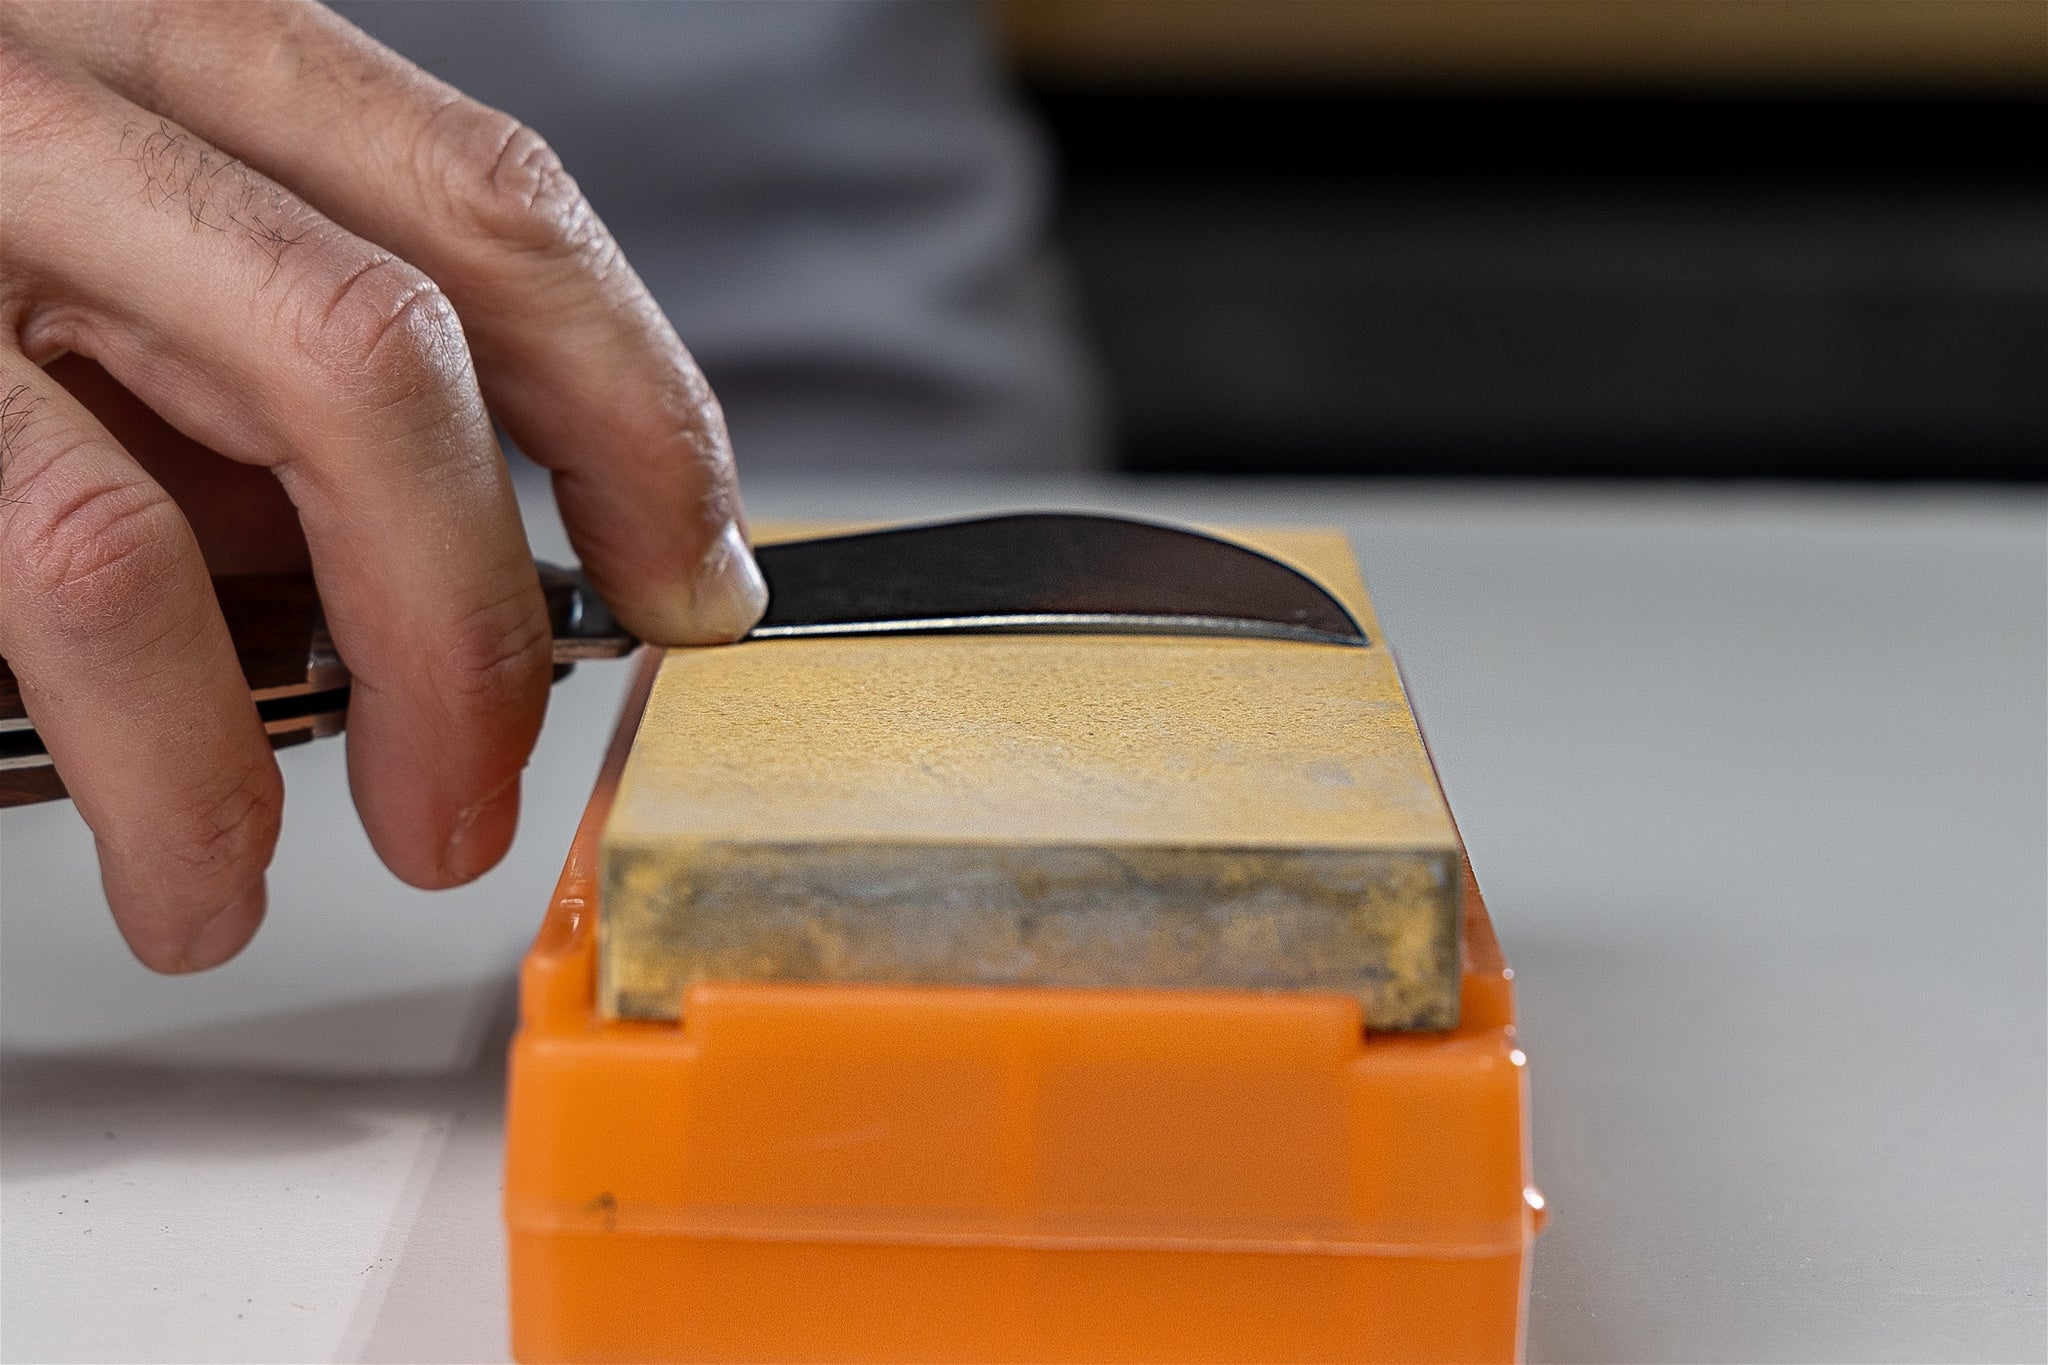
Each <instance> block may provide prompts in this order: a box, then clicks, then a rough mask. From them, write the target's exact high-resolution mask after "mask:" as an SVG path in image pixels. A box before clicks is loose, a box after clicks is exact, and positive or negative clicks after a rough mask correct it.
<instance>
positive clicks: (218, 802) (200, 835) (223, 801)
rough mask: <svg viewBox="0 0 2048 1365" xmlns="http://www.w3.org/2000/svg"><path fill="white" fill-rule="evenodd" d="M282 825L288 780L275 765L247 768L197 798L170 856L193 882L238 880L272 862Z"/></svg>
mask: <svg viewBox="0 0 2048 1365" xmlns="http://www.w3.org/2000/svg"><path fill="white" fill-rule="evenodd" d="M283 825H284V782H283V779H282V778H281V777H280V776H279V775H278V771H277V765H276V764H274V763H269V762H258V763H252V764H250V765H248V766H247V767H246V768H244V769H243V770H241V771H240V772H238V773H236V774H235V775H234V776H233V777H231V778H230V779H228V781H227V782H226V783H225V785H222V784H219V783H216V784H213V785H212V786H211V788H210V789H205V790H200V791H196V792H194V793H193V800H192V801H191V803H190V805H189V806H187V808H186V810H185V814H184V816H183V818H182V819H181V820H179V821H178V822H177V823H176V825H175V827H174V828H175V832H176V836H177V837H176V840H175V842H174V843H173V844H172V846H171V848H170V850H169V856H171V857H173V858H175V859H176V860H177V861H178V863H179V864H181V865H182V870H183V871H185V872H187V873H189V874H190V875H191V877H192V878H193V879H195V880H198V879H206V880H215V879H225V880H230V881H237V880H240V879H241V878H242V876H244V875H245V874H246V872H247V871H248V869H249V868H250V866H251V865H254V866H257V867H261V866H263V865H265V864H267V863H268V862H269V861H270V853H271V850H272V849H273V848H275V847H276V845H277V836H278V831H279V830H280V829H282V828H283Z"/></svg>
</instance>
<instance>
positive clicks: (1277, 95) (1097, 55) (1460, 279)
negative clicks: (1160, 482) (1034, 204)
mask: <svg viewBox="0 0 2048 1365" xmlns="http://www.w3.org/2000/svg"><path fill="white" fill-rule="evenodd" d="M998 15H999V18H1000V20H1001V31H1002V33H1003V35H1004V38H1005V40H1006V46H1007V50H1008V51H1009V53H1010V54H1011V57H1012V60H1013V61H1014V63H1015V66H1016V69H1017V70H1018V72H1019V73H1020V75H1021V76H1022V78H1023V80H1024V82H1025V85H1026V89H1027V91H1028V92H1029V98H1030V101H1031V103H1032V105H1033V107H1034V108H1035V109H1036V110H1037V111H1038V113H1039V114H1040V116H1041V117H1042V118H1043V120H1044V122H1045V126H1046V127H1047V128H1048V129H1049V131H1050V135H1051V137H1052V139H1053V143H1054V146H1055V148H1056V151H1057V158H1058V162H1059V164H1060V166H1061V167H1062V172H1063V173H1062V177H1061V196H1060V209H1059V213H1058V219H1057V222H1058V239H1059V241H1060V243H1061V244H1062V246H1063V247H1064V248H1065V251H1066V253H1067V256H1068V258H1069V259H1070V260H1071V261H1072V263H1073V266H1074V270H1075V274H1076V277H1077V279H1078V281H1079V285H1080V295H1081V299H1082V301H1083V314H1084V316H1085V317H1086V319H1087V322H1088V324H1089V327H1090V330H1091V333H1092V335H1093V337H1094V339H1095V341H1096V342H1097V344H1098V346H1099V354H1100V355H1101V357H1102V361H1103V364H1104V373H1105V375H1106V377H1107V381H1108V391H1109V395H1110V398H1111V402H1112V410H1113V412H1114V414H1115V419H1116V426H1115V430H1116V433H1117V444H1116V458H1117V460H1118V462H1119V464H1120V465H1121V466H1122V467H1124V468H1126V469H1133V470H1144V471H1202V472H1221V471H1228V472H1234V473H1235V472H1243V473H1254V472H1272V471H1291V472H1317V473H1321V472H1329V473H1339V472H1341V473H1404V474H1537V475H1550V474H1572V475H1587V474H1593V475H1674V474H1675V475H1765V476H1795V477H1849V478H2015V477H2022V478H2033V477H2038V476H2039V475H2040V474H2041V473H2042V472H2043V470H2044V468H2048V463H2044V459H2043V453H2044V452H2048V382H2044V381H2048V198H2044V195H2043V189H2044V183H2043V178H2042V169H2043V160H2042V157H2041V155H2040V145H2041V136H2042V132H2043V123H2042V120H2041V118H2040V114H2041V104H2040V100H2041V96H2042V93H2043V74H2044V70H2048V7H2044V6H2042V5H2040V4H2038V3H2020V4H2000V3H1974V2H1970V3H1961V4H1957V3H1945V2H1943V0H1936V2H1935V3H1917V2H1913V0H1908V2H1907V3H1897V2H1896V0H1886V2H1883V3H1868V2H1867V0H1851V2H1850V3H1840V2H1838V0H1801V2H1800V3H1793V4H1784V3H1770V0H1763V2H1762V3H1758V2H1757V0H1734V2H1733V3H1731V2H1730V0H1677V2H1675V3H1674V2H1671V0H1623V2H1622V3H1612V0H1591V2H1590V3H1589V2H1588V0H1522V2H1521V3H1512V4H1502V3H1496V2H1495V0H1434V2H1433V3H1412V2H1410V0H1392V2H1391V3H1389V2H1388V0H1349V2H1348V3H1315V2H1314V0H1310V2H1309V3H1300V2H1299V0H1269V3H1263V4H1243V3H1232V2H1230V0H1220V2H1205V0H1194V2H1192V3H1188V2H1183V3H1126V2H1124V0H1011V2H1010V3H1008V4H1006V5H1005V6H1004V7H1003V8H1001V9H1000V10H999V11H998Z"/></svg>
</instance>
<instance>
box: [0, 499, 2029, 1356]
mask: <svg viewBox="0 0 2048 1365" xmlns="http://www.w3.org/2000/svg"><path fill="white" fill-rule="evenodd" d="M751 506H752V507H753V509H754V511H755V513H756V515H774V516H846V517H874V518H893V517H910V516H921V515H927V514H933V513H940V512H963V511H971V510H985V509H991V508H996V507H1018V506H1095V507H1106V508H1114V509H1122V510H1129V511H1136V512H1141V513H1147V514H1151V515H1157V516H1164V517H1176V518H1186V519H1195V520H1209V521H1233V520H1234V521H1243V522H1268V523H1271V522H1299V521H1314V522H1323V523H1335V524H1340V525H1343V526H1345V527H1347V528H1348V529H1349V530H1350V531H1351V533H1352V535H1353V537H1354V541H1355V543H1356V545H1357V547H1358V550H1359V554H1360V558H1361V561H1362V562H1363V564H1364V566H1365V569H1366V573H1367V576H1368V578H1369V579H1370V581H1371V583H1372V586H1373V590H1374V595H1375V598H1376V601H1377V604H1378V606H1379V609H1380V613H1381V616H1382V618H1383V620H1384V622H1385V626H1386V629H1387V633H1388V637H1389V639H1390V640H1391V641H1392V643H1393V645H1394V647H1395V649H1396V650H1397V651H1399V653H1400V654H1401V657H1402V660H1403V663H1404V666H1405V669H1406V672H1407V676H1408V681H1409V684H1410V687H1411V688H1412V690H1413V692H1414V694H1415V698H1416V702H1417V705H1418V709H1419V710H1420V712H1421V714H1422V717H1423V721H1424V724H1425V725H1426V726H1427V728H1428V730H1429V734H1430V739H1431V742H1432V744H1433V746H1434V748H1435V751H1436V755H1437V759H1438V762H1439V764H1440V765H1441V768H1442V771H1443V778H1444V783H1445V786H1446V787H1447V789H1448V790H1449V793H1450V797H1451V802H1452V805H1453V807H1454V809H1455V810H1456V811H1457V813H1458V816H1459V819H1460V821H1461V823H1462V825H1463V828H1464V832H1465V835H1466V838H1467V841H1468V844H1469V846H1470V849H1471V853H1472V858H1473V863H1474V866H1475V867H1476V869H1477V871H1478V873H1479V876H1480V879H1481V881H1482V883H1483V884H1484V885H1485V887H1486V890H1487V895H1488V900H1489V903H1490V905H1491V908H1492V910H1493V914H1494V918H1495V921H1496V924H1497V925H1498V927H1499V930H1500V933H1501V937H1502V939H1503V941H1504V943H1505V945H1506V948H1507V951H1508V954H1509V956H1510V959H1511V960H1512V961H1513V963H1514V965H1515V967H1516V970H1517V984H1518V987H1519V990H1520V1000H1521V1008H1522V1018H1523V1036H1524V1042H1525V1045H1526V1048H1527V1050H1528V1053H1529V1055H1530V1058H1531V1071H1532V1077H1533V1084H1534V1097H1535V1125H1534V1128H1535V1142H1536V1173H1537V1178H1538V1181H1539V1183H1540V1184H1541V1185H1542V1187H1543V1189H1544V1191H1545V1193H1546V1194H1547V1195H1548V1196H1549V1198H1550V1201H1551V1207H1552V1208H1553V1210H1554V1211H1555V1217H1554V1218H1553V1220H1552V1223H1551V1226H1550V1230H1549V1231H1548V1232H1547V1233H1546V1235H1545V1236H1544V1238H1543V1240H1542V1241H1541V1242H1540V1243H1539V1244H1538V1249H1537V1253H1536V1260H1535V1272H1534V1287H1533V1291H1532V1306H1531V1322H1530V1332H1529V1355H1530V1358H1531V1359H1532V1360H1539V1361H1543V1360H1559V1361H1598V1360H1611V1361H1654V1360H1766V1359H1768V1360H1794V1359H1814V1360H1881V1359H1882V1360H1933V1359H1939V1360H2040V1359H2043V1358H2048V1335H2044V1330H2048V1329H2044V1293H2043V1280H2044V1250H2043V1249H2044V1241H2048V1206H2044V1172H2048V1002H2044V979H2048V936H2044V935H2048V888H2044V867H2048V811H2044V781H2043V775H2044V757H2048V735H2044V730H2048V705H2044V678H2048V518H2044V506H2043V502H2042V499H2041V498H2039V497H2038V496H2035V495H2032V494H2016V493H2009V492H1998V491H1983V492H1941V491H1926V490H1913V489H1897V490H1893V489H1874V490H1862V491H1846V492H1845V491H1837V490H1829V491H1820V490H1801V489H1764V490H1759V489H1753V488H1744V487H1730V488H1714V489H1707V490H1699V489H1689V488H1683V487H1671V488H1651V489H1648V490H1633V491H1631V490H1617V489H1613V488H1602V487H1597V486H1574V487H1565V488H1561V489H1557V490H1535V491H1531V490H1528V489H1523V488H1509V487H1489V486H1485V485H1469V486H1451V487H1448V488H1443V487H1438V488H1428V487H1420V486H1407V487H1403V486H1394V487H1381V486H1374V485H1367V484H1301V483H1259V484H1235V485H1225V484H1217V483H1188V484H1149V483H1148V484H1117V483H1109V482H1064V483H1044V482H1035V483H1015V484H1005V483H989V482H959V483H951V484H947V483H933V482H930V481H917V482H915V483H912V482H908V481H901V482H894V483H890V482H881V483H877V482H874V481H869V482H865V483H862V484H859V485H847V486H826V485H816V484H813V485H787V486H774V485H770V486H762V487H755V488H753V489H752V490H751ZM529 520H530V522H531V524H533V525H534V527H535V540H536V544H537V545H539V546H540V548H541V549H542V550H543V551H544V552H546V553H549V554H552V555H554V556H556V557H563V556H564V549H563V546H562V544H561V541H560V532H559V528H558V527H557V526H556V525H555V524H554V523H553V521H552V518H551V514H549V513H548V512H547V511H546V510H545V508H544V507H543V506H542V505H541V504H540V503H539V502H538V501H535V502H533V503H532V504H531V505H530V507H529ZM625 672H626V670H625V669H624V668H623V667H621V666H616V665H614V666H609V667H607V666H586V667H585V668H583V669H582V670H580V671H579V672H578V674H577V676H576V677H574V678H572V679H570V680H569V681H568V682H567V683H565V684H563V686H562V687H561V688H560V689H558V691H557V694H556V697H555V702H554V708H553V711H552V713H551V715H550V718H549V722H548V728H547V732H546V734H545V735H544V736H543V738H542V742H541V749H540V753H539V755H538V756H537V758H536V759H535V761H534V764H533V767H532V769H531V770H530V773H529V776H528V779H527V783H526V791H527V803H528V813H527V819H526V824H525V827H524V830H523V832H522V834H521V837H520V841H519V844H518V846H517V847H516V849H515V850H514V852H513V854H512V855H511V857H510V858H509V859H508V860H507V862H506V864H505V865H504V866H503V867H502V868H500V869H499V870H498V871H496V872H494V873H493V874H491V876H489V877H487V878H485V879H484V880H483V881H482V882H481V883H479V884H478V885H476V886H473V887H470V888H466V889H464V890H461V891H457V892H450V893H444V894H439V895H429V894H424V893H420V892H415V891H411V890H408V889H407V888H405V887H403V886H401V885H400V884H399V883H398V882H397V881H395V880H394V879H393V878H391V877H390V876H389V875H388V874H387V873H385V872H384V871H383V869H382V868H381V867H380V866H379V864H378V863H377V861H376V859H375V857H374V855H372V854H371V852H370V851H369V848H368V845H367V843H366V841H365V840H364V838H363V836H362V834H361V832H360V831H359V830H358V829H357V827H356V825H355V823H354V821H353V819H352V818H351V817H350V815H349V813H348V807H347V798H346V794H345V784H344V781H343V771H342V763H341V754H342V751H341V746H340V744H338V743H327V744H318V745H314V746H311V747H310V748H304V749H299V750H294V751H289V752H287V753H286V754H284V755H283V756H282V759H283V763H284V766H285V773H286V778H287V781H288V783H289V789H290V799H289V807H288V810H287V815H286V826H285V834H284V839H283V844H282V847H281V848H280V850H279V853H278V860H277V865H276V868H275V870H274V871H273V873H272V897H271V899H272V910H271V919H270V923H269V924H268V925H267V926H266V927H265V928H264V931H263V933H262V935H261V936H260V937H259V939H258V940H257V942H256V944H255V945H254V946H253V947H252V948H251V949H250V950H249V951H248V952H247V953H246V954H244V956H243V957H242V958H241V959H239V960H238V961H236V962H235V963H233V964H231V965H230V966H228V967H226V968H225V969H223V970H221V971H218V972H214V973H210V974H207V975H204V976H201V977H197V978H192V979H184V980H169V979H164V978H158V977H153V976H151V975H150V974H149V973H147V972H146V971H144V970H143V969H142V968H140V967H138V966H136V965H134V964H133V963H132V962H130V961H129V960H128V958H127V955H126V953H125V951H124V950H123V949H122V947H121V945H120V942H119V940H118V938H117V937H116V936H115V934H114V931H113V929H112V927H111V924H110V922H109V921H108V919H107V916H106V911H105V908H104V905H103V903H102V902H101V901H100V899H99V892H98V885H97V877H96V873H95V871H94V864H93V859H92V848H91V841H90V839H89V837H88V835H87V834H86V832H85V830H84V829H83V827H82V826H81V825H80V824H79V822H78V820H77V818H76V815H75V814H74V813H73V812H72V810H71V809H70V808H69V807H68V806H47V807H36V808H29V809H25V810H19V811H11V812H8V813H6V814H5V815H4V816H0V1044H4V1048H5V1057H4V1071H0V1356H4V1358H5V1359H7V1360H10V1361H44V1360H50V1361H54V1360H108V1359H123V1360H207V1361H240V1360H250V1361H296V1360H329V1359H335V1360H391V1361H440V1360H448V1361H483V1360H493V1359H499V1358H502V1357H503V1356H504V1354H505V1351H506V1330H505V1290H504V1285H503V1277H504V1252H503V1246H502V1240H501V1237H500V1234H499V1224H498V1213H497V1205H496V1200H497V1192H498V1158H499V1142H500V1137H501V1131H502V1130H501V1121H500V1115H499V1103H500V1097H501V1075H500V1070H501V1068H500V1063H499V1057H500V1054H501V1051H502V1044H503V1040H504V1037H505V1035H506V1030H507V1027H508V1023H507V1021H508V1019H509V1014H508V1011H509V1008H510V1000H511V996H510V980H511V976H510V974H511V971H512V967H513V964H514V962H515V961H516V959H517V957H518V955H519V953H520V952H521V951H522V950H523V948H524V946H525V944H526V941H527V939H528V938H529V936H530V935H531V933H532V932H533V929H534V928H535V926H536V925H537V924H538V922H539V918H540V914H541V910H542V907H543V904H544V901H545V898H546V895H547V892H548V890H549V888H550V887H551V885H552V883H553V879H554V875H555V871H556V868H557V866H558V864H559V861H560V858H561V854H562V851H563V848H564V847H565V845H566V843H567V839H568V831H569V828H570V826H571V825H572V823H573V821H574V818H575V815H576V813H577V812H578V811H579V810H580V808H581V805H582V802H583V799H584V797H585V796H586V795H587V793H588V790H589V785H590V781H591V778H592V775H593V773H594V771H595V768H596V764H597V760H598V756H599V753H600V751H601V749H602V746H603V742H604V738H605V736H606V733H607V732H608V730H609V728H610V725H611V723H612V720H613V717H614V713H615V708H616V705H617V697H618V693H619V690H620V688H621V687H622V685H623V683H624V680H625Z"/></svg>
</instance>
